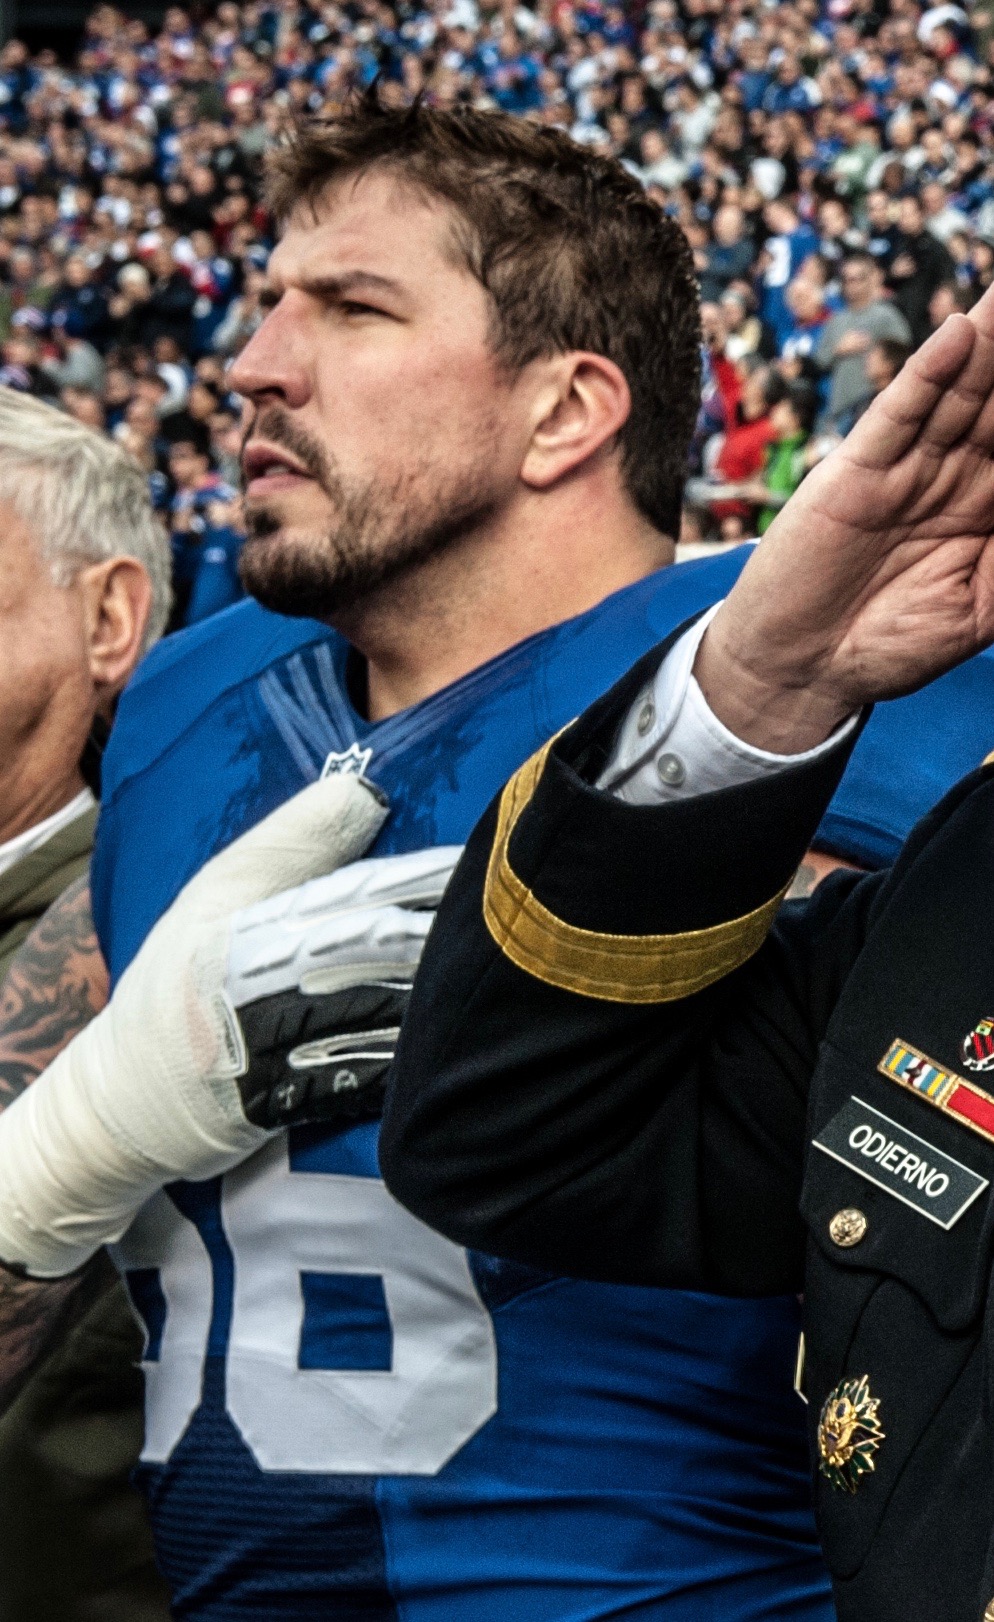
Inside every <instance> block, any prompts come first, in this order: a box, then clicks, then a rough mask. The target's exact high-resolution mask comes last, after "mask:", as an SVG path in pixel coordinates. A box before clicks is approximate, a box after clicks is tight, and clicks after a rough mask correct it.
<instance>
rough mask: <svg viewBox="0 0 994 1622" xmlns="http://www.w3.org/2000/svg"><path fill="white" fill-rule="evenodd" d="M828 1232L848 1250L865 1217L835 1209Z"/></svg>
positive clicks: (860, 1232) (862, 1234)
mask: <svg viewBox="0 0 994 1622" xmlns="http://www.w3.org/2000/svg"><path fill="white" fill-rule="evenodd" d="M828 1232H829V1237H830V1238H831V1239H832V1241H833V1243H834V1244H836V1245H841V1246H842V1248H843V1249H844V1250H848V1248H849V1246H850V1245H858V1244H859V1242H860V1240H861V1239H864V1238H865V1237H866V1218H865V1216H864V1215H863V1213H862V1211H857V1209H856V1207H855V1206H854V1205H847V1206H846V1207H845V1209H844V1210H842V1211H836V1213H835V1215H834V1217H833V1218H832V1220H831V1222H830V1223H829V1224H828ZM991 1622H994V1617H992V1618H991Z"/></svg>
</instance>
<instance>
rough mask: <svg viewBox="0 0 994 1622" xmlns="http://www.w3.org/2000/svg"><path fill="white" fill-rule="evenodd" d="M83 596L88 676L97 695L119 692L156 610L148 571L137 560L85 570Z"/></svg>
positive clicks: (112, 561) (81, 586)
mask: <svg viewBox="0 0 994 1622" xmlns="http://www.w3.org/2000/svg"><path fill="white" fill-rule="evenodd" d="M76 585H77V586H78V587H79V589H80V591H81V592H82V597H83V612H84V615H85V623H86V636H87V644H88V649H89V662H90V675H91V677H92V678H93V685H94V687H95V688H96V689H97V691H98V693H101V694H103V695H106V696H112V695H114V694H117V693H119V692H120V691H121V689H122V688H123V687H124V685H125V683H126V682H127V680H128V677H129V676H130V675H131V672H132V671H133V670H134V668H135V665H136V664H137V663H138V660H139V658H140V656H141V651H142V642H143V640H144V637H145V628H146V626H147V625H148V617H149V614H150V612H151V608H152V587H151V582H150V581H149V577H148V572H147V570H146V569H145V568H144V566H143V565H142V564H141V563H139V562H138V560H137V558H129V557H118V558H108V559H107V561H106V562H104V563H94V564H91V565H90V566H89V567H88V568H85V569H82V570H81V571H80V573H79V575H78V576H77V577H76Z"/></svg>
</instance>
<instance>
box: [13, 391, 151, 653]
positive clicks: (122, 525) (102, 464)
mask: <svg viewBox="0 0 994 1622" xmlns="http://www.w3.org/2000/svg"><path fill="white" fill-rule="evenodd" d="M0 503H5V504H6V505H7V506H9V507H12V508H13V510H14V511H15V512H16V513H17V515H18V517H19V518H20V519H21V520H22V522H23V523H25V524H27V525H28V527H29V528H30V529H31V531H32V533H33V534H34V535H35V536H36V537H37V539H38V543H39V545H40V547H41V551H42V554H43V556H44V557H45V558H46V560H47V561H48V562H49V564H50V565H51V568H52V578H53V579H54V581H55V583H56V585H59V586H69V585H71V584H72V582H73V580H74V579H75V578H76V575H77V574H78V573H79V571H80V569H85V568H86V567H87V565H88V564H91V563H105V562H107V561H108V560H109V559H110V558H118V557H131V558H137V560H138V562H139V563H141V564H143V565H144V568H145V570H146V571H147V573H148V577H149V580H150V582H151V586H152V609H151V613H150V614H149V621H148V626H147V627H146V631H145V638H144V641H143V644H142V652H145V651H146V650H147V649H148V648H150V647H151V646H152V643H153V642H155V641H157V640H158V638H159V637H160V636H161V635H162V633H163V631H164V630H165V626H166V620H167V619H168V618H169V605H170V601H171V591H170V554H169V540H168V537H167V535H166V533H165V530H164V529H163V527H162V525H161V524H160V522H159V520H158V518H157V517H156V515H155V513H154V511H153V509H152V502H151V498H150V496H149V491H148V480H147V477H146V475H145V474H144V473H143V472H142V470H141V468H139V466H138V465H137V463H136V462H133V461H132V460H131V458H130V456H128V455H127V453H126V452H125V451H124V450H123V449H122V448H121V446H120V445H117V444H115V442H114V440H112V439H109V438H108V437H107V436H106V435H105V434H100V433H97V432H96V431H95V430H94V429H92V428H87V427H85V426H84V424H83V423H80V422H77V421H76V419H75V418H74V417H70V416H67V415H66V413H65V412H63V411H59V410H57V409H56V407H55V406H50V405H45V404H44V402H43V401H41V400H36V399H34V398H33V396H32V395H30V394H22V393H20V392H19V391H18V390H16V389H9V388H5V387H4V386H3V385H0Z"/></svg>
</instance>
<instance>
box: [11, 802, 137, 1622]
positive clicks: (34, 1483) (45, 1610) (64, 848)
mask: <svg viewBox="0 0 994 1622" xmlns="http://www.w3.org/2000/svg"><path fill="white" fill-rule="evenodd" d="M96 820H97V813H96V809H94V810H92V811H89V812H85V813H84V814H83V816H81V817H77V818H76V819H75V821H73V822H71V823H70V824H69V825H68V827H65V828H62V829H60V830H59V832H58V833H56V834H54V835H53V836H52V838H51V839H48V840H46V842H45V843H44V844H43V845H41V846H40V847H39V848H38V849H37V850H35V851H32V852H31V854H30V855H28V856H25V857H24V858H23V859H22V860H21V861H19V862H16V863H15V864H14V865H13V867H10V868H8V869H7V871H6V872H5V873H3V874H0V980H2V979H3V976H4V975H5V974H6V972H7V970H8V969H9V967H10V963H11V959H12V958H13V957H14V955H15V953H16V951H17V949H18V947H19V946H20V945H21V943H22V941H23V940H24V938H25V936H26V935H27V934H28V933H29V931H30V930H31V929H33V927H34V925H35V924H36V923H37V922H38V919H39V918H40V917H41V915H42V913H43V912H45V910H46V909H47V908H48V907H49V906H50V905H51V904H52V902H53V901H55V900H56V899H57V898H58V897H59V896H60V895H61V894H62V892H63V890H65V889H66V888H67V887H68V886H69V885H70V884H71V883H72V882H73V880H75V879H77V878H79V877H80V876H81V875H82V874H83V873H85V872H86V870H87V868H88V866H89V861H90V852H91V850H92V848H93V834H94V827H95V824H96ZM110 1273H111V1269H110V1268H109V1267H108V1275H110ZM141 1344H142V1337H141V1335H140V1333H139V1331H138V1327H137V1325H136V1323H135V1320H134V1316H133V1314H132V1312H131V1310H130V1307H129V1306H128V1301H127V1296H126V1295H125V1292H124V1290H123V1288H122V1287H121V1285H120V1284H119V1283H118V1282H117V1281H116V1279H114V1280H113V1281H109V1288H108V1290H107V1292H106V1293H105V1294H104V1295H103V1296H101V1298H100V1300H99V1301H97V1302H96V1303H95V1305H94V1306H93V1307H91V1309H90V1311H89V1312H88V1313H87V1314H86V1316H85V1318H83V1319H82V1320H81V1321H80V1323H78V1324H77V1325H76V1327H75V1328H74V1329H73V1330H72V1332H71V1333H70V1335H69V1337H68V1338H67V1339H66V1340H65V1341H64V1342H63V1343H62V1344H61V1345H60V1346H59V1347H58V1348H57V1349H56V1350H55V1351H54V1352H53V1353H52V1354H51V1356H50V1357H49V1358H48V1359H47V1361H46V1362H45V1363H44V1364H43V1365H42V1367H41V1368H40V1369H39V1370H38V1372H37V1373H36V1374H34V1375H33V1376H32V1378H31V1379H30V1380H29V1381H28V1383H27V1385H26V1386H25V1387H24V1390H23V1391H22V1392H21V1393H20V1395H19V1397H18V1398H17V1400H16V1402H15V1403H14V1404H13V1405H12V1407H11V1408H10V1409H9V1410H8V1411H7V1413H6V1414H4V1415H3V1417H2V1419H0V1622H166V1618H167V1617H168V1614H169V1609H168V1604H167V1599H166V1591H165V1587H164V1584H163V1583H162V1579H161V1578H160V1577H159V1574H158V1571H157V1570H156V1567H155V1563H154V1559H153V1555H152V1539H151V1532H150V1530H149V1526H148V1516H147V1512H146V1509H145V1504H144V1501H143V1500H142V1499H141V1497H140V1496H139V1495H138V1493H137V1491H136V1490H135V1488H134V1487H133V1486H132V1485H131V1483H130V1473H131V1471H132V1470H133V1468H134V1466H135V1464H136V1462H137V1459H138V1453H139V1451H140V1449H141V1444H142V1431H143V1426H142V1379H141V1370H140V1369H139V1367H138V1360H139V1358H140V1357H141Z"/></svg>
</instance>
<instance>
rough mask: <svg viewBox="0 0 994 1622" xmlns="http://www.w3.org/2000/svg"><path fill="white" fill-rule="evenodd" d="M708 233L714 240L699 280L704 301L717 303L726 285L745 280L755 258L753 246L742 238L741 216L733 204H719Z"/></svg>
mask: <svg viewBox="0 0 994 1622" xmlns="http://www.w3.org/2000/svg"><path fill="white" fill-rule="evenodd" d="M712 229H713V234H714V240H713V242H712V244H711V247H710V248H709V249H708V250H707V252H706V254H705V255H704V264H703V268H702V270H701V276H700V284H701V298H702V299H704V300H715V299H719V298H720V297H721V295H722V293H724V291H725V289H726V288H727V287H728V285H729V283H730V282H734V281H736V280H737V279H738V278H739V277H748V275H749V273H750V271H751V269H752V264H753V260H754V258H755V256H756V249H755V244H754V243H753V242H752V241H750V239H749V238H748V237H747V236H746V229H745V215H744V214H743V212H742V209H741V208H740V207H739V206H738V205H737V204H735V203H725V204H723V206H722V207H721V208H719V209H718V210H717V212H716V214H715V216H714V222H713V226H712Z"/></svg>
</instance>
